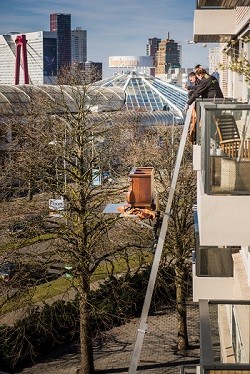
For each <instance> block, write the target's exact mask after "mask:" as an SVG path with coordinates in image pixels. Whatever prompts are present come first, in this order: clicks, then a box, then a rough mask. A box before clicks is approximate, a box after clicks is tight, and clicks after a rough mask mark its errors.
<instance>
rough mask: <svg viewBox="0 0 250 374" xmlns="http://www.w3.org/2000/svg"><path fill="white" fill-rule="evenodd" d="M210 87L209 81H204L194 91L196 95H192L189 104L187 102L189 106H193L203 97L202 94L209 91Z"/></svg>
mask: <svg viewBox="0 0 250 374" xmlns="http://www.w3.org/2000/svg"><path fill="white" fill-rule="evenodd" d="M208 86H209V81H208V79H202V80H201V81H200V82H199V84H198V86H197V88H196V90H195V91H194V93H193V94H192V96H191V97H190V98H189V100H188V102H187V105H191V104H193V102H194V101H195V100H196V99H197V98H198V97H199V96H201V95H202V93H203V92H204V91H205V90H206V89H207V87H208Z"/></svg>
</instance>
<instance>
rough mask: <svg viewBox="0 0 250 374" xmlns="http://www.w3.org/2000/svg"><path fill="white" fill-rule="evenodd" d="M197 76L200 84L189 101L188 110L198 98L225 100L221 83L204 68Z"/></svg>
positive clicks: (199, 70)
mask: <svg viewBox="0 0 250 374" xmlns="http://www.w3.org/2000/svg"><path fill="white" fill-rule="evenodd" d="M196 76H197V78H198V79H199V84H198V86H197V88H196V90H195V91H194V92H193V94H192V95H191V97H190V98H189V99H188V101H187V106H186V109H188V106H189V105H191V104H192V103H193V102H194V101H195V100H196V99H197V98H198V97H202V98H203V99H204V98H211V99H213V98H223V93H222V91H221V89H220V85H219V82H218V80H217V79H216V78H215V77H213V76H212V75H209V74H208V73H207V72H206V70H205V69H203V68H199V69H197V71H196Z"/></svg>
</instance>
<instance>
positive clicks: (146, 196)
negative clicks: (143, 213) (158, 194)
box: [127, 167, 154, 207]
mask: <svg viewBox="0 0 250 374" xmlns="http://www.w3.org/2000/svg"><path fill="white" fill-rule="evenodd" d="M129 178H130V180H131V181H130V188H129V191H128V194H127V202H128V203H129V204H131V206H133V207H152V206H153V204H154V168H152V167H134V168H133V169H132V170H131V172H130V173H129Z"/></svg>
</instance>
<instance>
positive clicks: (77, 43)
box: [71, 27, 87, 63]
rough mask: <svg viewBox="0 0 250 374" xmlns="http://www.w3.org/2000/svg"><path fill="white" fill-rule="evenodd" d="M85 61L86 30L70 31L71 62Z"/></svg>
mask: <svg viewBox="0 0 250 374" xmlns="http://www.w3.org/2000/svg"><path fill="white" fill-rule="evenodd" d="M86 61H87V30H82V28H81V27H77V28H76V29H75V30H72V31H71V62H72V63H83V62H86Z"/></svg>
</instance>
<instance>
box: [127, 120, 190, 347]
mask: <svg viewBox="0 0 250 374" xmlns="http://www.w3.org/2000/svg"><path fill="white" fill-rule="evenodd" d="M181 131H182V130H181V128H180V127H177V126H175V127H173V126H171V127H170V126H169V127H165V128H164V127H162V126H155V127H154V128H153V129H148V131H146V132H145V131H144V133H143V135H142V134H141V133H140V132H137V135H134V139H135V140H134V143H132V144H131V149H132V148H133V147H134V149H135V150H137V152H135V153H133V162H134V163H140V164H143V165H144V166H153V167H154V170H155V182H156V189H157V191H158V193H159V197H160V207H161V208H160V209H161V211H164V210H165V206H166V204H167V198H168V191H169V187H170V184H171V178H172V173H173V169H174V165H175V159H176V155H177V151H178V146H179V139H180V134H181ZM139 138H141V139H140V140H141V141H139ZM131 149H130V151H131ZM131 153H132V151H131ZM195 195H196V179H195V173H194V171H193V170H192V148H191V146H190V144H187V145H186V150H185V154H184V157H183V161H182V167H181V170H180V173H179V176H178V181H177V187H176V191H175V195H174V199H173V204H172V215H171V219H170V221H169V227H168V233H167V237H166V240H165V245H164V253H163V258H162V261H161V265H160V266H161V267H163V268H164V266H166V267H168V266H169V265H170V266H171V267H172V268H173V272H174V274H175V276H174V279H173V282H174V284H175V300H173V302H174V304H175V308H176V312H177V320H178V337H177V349H178V350H179V351H183V350H186V349H188V332H187V297H188V292H189V290H190V289H189V285H190V278H191V277H190V264H191V262H190V259H191V252H192V249H193V248H194V224H193V204H194V202H195ZM164 264H165V265H164Z"/></svg>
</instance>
